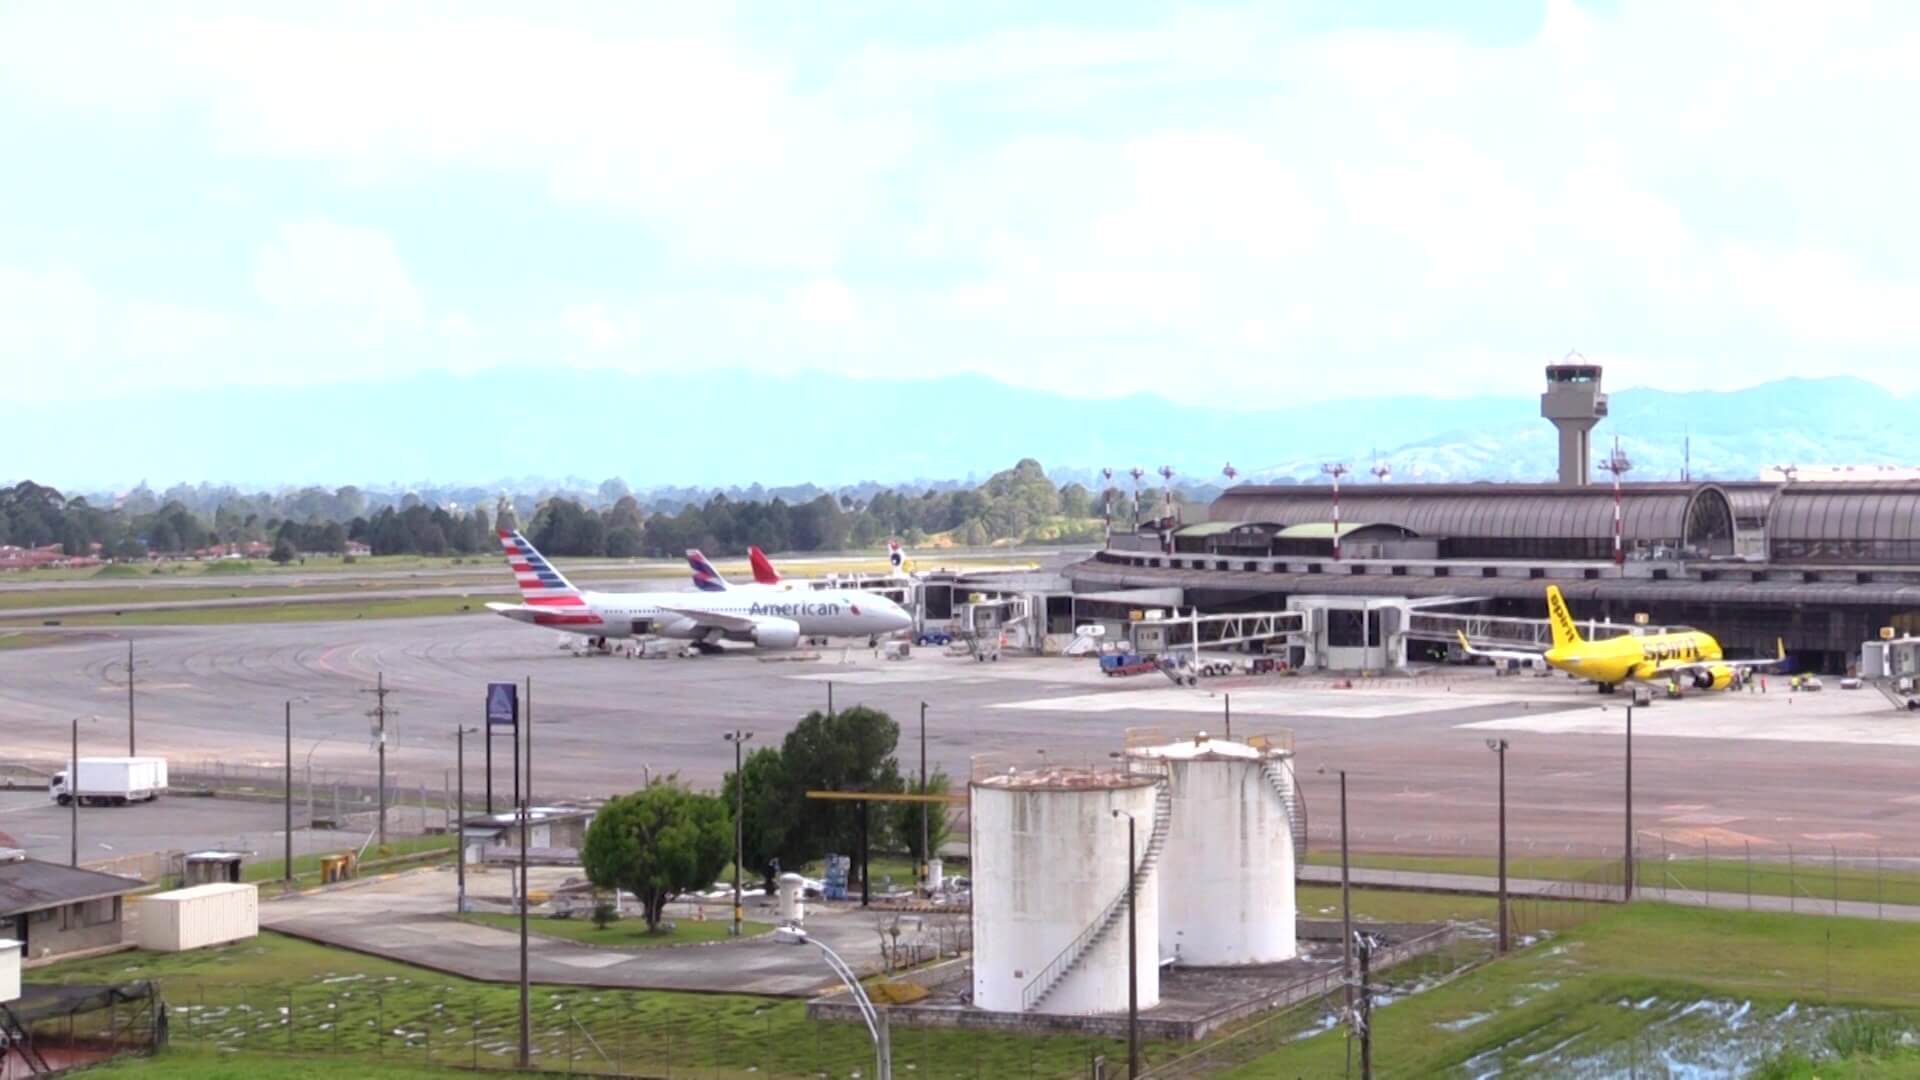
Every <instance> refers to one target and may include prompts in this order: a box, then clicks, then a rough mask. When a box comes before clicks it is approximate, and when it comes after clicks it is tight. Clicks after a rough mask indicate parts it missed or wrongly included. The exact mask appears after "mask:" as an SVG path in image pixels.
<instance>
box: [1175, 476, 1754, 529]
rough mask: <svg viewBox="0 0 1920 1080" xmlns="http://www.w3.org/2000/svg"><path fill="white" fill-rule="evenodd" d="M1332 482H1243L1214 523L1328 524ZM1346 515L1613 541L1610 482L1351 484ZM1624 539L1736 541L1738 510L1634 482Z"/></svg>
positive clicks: (1406, 524) (1683, 490)
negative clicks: (1733, 530)
mask: <svg viewBox="0 0 1920 1080" xmlns="http://www.w3.org/2000/svg"><path fill="white" fill-rule="evenodd" d="M1332 502H1333V491H1332V488H1331V487H1330V486H1329V485H1325V484H1313V485H1283V484H1281V485H1262V484H1242V485H1240V486H1239V487H1235V488H1229V489H1228V490H1227V491H1225V492H1223V493H1222V494H1221V495H1220V497H1219V498H1217V499H1215V500H1214V503H1213V509H1212V514H1211V516H1212V518H1213V520H1215V521H1262V522H1272V523H1275V524H1279V525H1300V524H1306V523H1309V522H1318V521H1326V520H1327V519H1328V517H1329V516H1330V512H1329V511H1330V507H1331V506H1332ZM1340 514H1341V517H1342V518H1344V519H1347V520H1351V521H1365V522H1371V523H1375V524H1392V525H1398V526H1401V527H1402V528H1405V529H1408V530H1410V531H1412V532H1413V533H1415V534H1416V535H1419V536H1423V537H1434V538H1441V537H1452V538H1468V537H1472V538H1479V537H1517V538H1529V539H1531V538H1544V539H1586V538H1599V537H1610V536H1612V535H1613V488H1612V486H1611V485H1594V486H1591V487H1566V486H1562V485H1559V484H1354V485H1348V486H1346V487H1343V488H1341V489H1340ZM1621 515H1622V520H1623V525H1624V532H1625V534H1626V535H1627V536H1629V537H1635V538H1644V539H1648V540H1674V541H1684V540H1687V539H1690V538H1692V537H1696V536H1704V535H1709V534H1711V535H1720V536H1727V535H1731V528H1732V517H1733V507H1732V503H1731V501H1730V500H1729V498H1728V496H1727V493H1726V492H1725V491H1724V490H1722V489H1721V488H1720V487H1719V486H1718V485H1715V484H1627V485H1624V487H1623V489H1622V494H1621Z"/></svg>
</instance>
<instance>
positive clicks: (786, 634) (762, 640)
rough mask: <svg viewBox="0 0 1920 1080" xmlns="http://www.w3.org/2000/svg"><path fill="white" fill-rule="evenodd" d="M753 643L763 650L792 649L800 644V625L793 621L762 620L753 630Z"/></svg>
mask: <svg viewBox="0 0 1920 1080" xmlns="http://www.w3.org/2000/svg"><path fill="white" fill-rule="evenodd" d="M753 643H754V644H755V645H758V646H760V647H761V648H763V649H791V648H793V647H794V646H796V645H798V644H800V624H799V623H797V622H794V621H793V620H792V619H761V620H760V621H759V622H758V623H757V624H755V626H754V628H753Z"/></svg>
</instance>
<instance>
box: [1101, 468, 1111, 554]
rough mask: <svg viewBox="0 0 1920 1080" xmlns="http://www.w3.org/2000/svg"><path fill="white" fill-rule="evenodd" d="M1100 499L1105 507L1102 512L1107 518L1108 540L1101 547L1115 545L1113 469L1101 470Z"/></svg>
mask: <svg viewBox="0 0 1920 1080" xmlns="http://www.w3.org/2000/svg"><path fill="white" fill-rule="evenodd" d="M1100 501H1101V504H1102V505H1103V506H1104V507H1105V509H1104V510H1103V511H1102V512H1101V513H1102V516H1103V517H1104V518H1105V527H1106V541H1105V543H1103V544H1101V545H1100V546H1101V547H1112V546H1113V469H1112V468H1103V469H1101V470H1100Z"/></svg>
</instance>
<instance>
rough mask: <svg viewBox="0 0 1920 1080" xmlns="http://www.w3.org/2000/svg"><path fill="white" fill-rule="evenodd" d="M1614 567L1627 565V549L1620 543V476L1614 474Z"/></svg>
mask: <svg viewBox="0 0 1920 1080" xmlns="http://www.w3.org/2000/svg"><path fill="white" fill-rule="evenodd" d="M1613 565H1615V566H1625V565H1627V549H1626V547H1625V546H1624V545H1623V544H1622V543H1621V542H1620V474H1619V473H1614V474H1613Z"/></svg>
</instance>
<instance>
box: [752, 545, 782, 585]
mask: <svg viewBox="0 0 1920 1080" xmlns="http://www.w3.org/2000/svg"><path fill="white" fill-rule="evenodd" d="M747 561H749V562H751V563H752V564H753V580H754V581H756V582H758V583H760V584H762V585H778V584H780V572H779V571H778V570H775V569H774V568H773V562H772V561H771V560H769V559H768V558H767V553H766V552H764V551H761V550H760V545H758V544H755V545H753V546H752V547H749V548H748V549H747Z"/></svg>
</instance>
